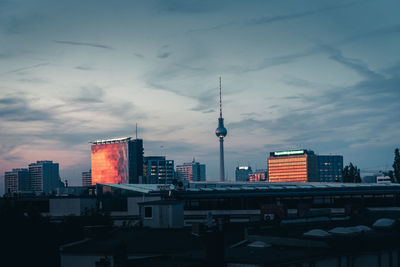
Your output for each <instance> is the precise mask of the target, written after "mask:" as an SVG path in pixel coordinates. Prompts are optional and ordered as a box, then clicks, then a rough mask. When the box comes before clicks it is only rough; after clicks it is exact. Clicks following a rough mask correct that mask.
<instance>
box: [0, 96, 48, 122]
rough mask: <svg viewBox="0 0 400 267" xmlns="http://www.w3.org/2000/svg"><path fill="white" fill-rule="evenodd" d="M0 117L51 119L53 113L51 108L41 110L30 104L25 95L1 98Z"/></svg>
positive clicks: (10, 118)
mask: <svg viewBox="0 0 400 267" xmlns="http://www.w3.org/2000/svg"><path fill="white" fill-rule="evenodd" d="M0 118H1V120H5V121H18V122H27V121H50V120H52V119H53V115H52V113H51V112H50V111H49V110H41V109H38V108H36V107H33V106H31V105H30V102H29V100H28V99H27V98H25V97H16V96H13V97H3V98H0Z"/></svg>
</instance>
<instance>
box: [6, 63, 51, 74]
mask: <svg viewBox="0 0 400 267" xmlns="http://www.w3.org/2000/svg"><path fill="white" fill-rule="evenodd" d="M48 64H49V63H39V64H35V65H31V66H27V67H23V68H18V69H13V70H10V71H7V72H5V73H3V74H8V73H15V72H21V71H24V70H29V69H35V68H39V67H42V66H46V65H48Z"/></svg>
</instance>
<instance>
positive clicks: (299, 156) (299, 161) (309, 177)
mask: <svg viewBox="0 0 400 267" xmlns="http://www.w3.org/2000/svg"><path fill="white" fill-rule="evenodd" d="M316 166H317V157H316V155H315V154H314V152H313V151H311V150H289V151H278V152H271V153H270V156H269V157H268V181H269V182H298V183H305V182H314V181H316V179H317V168H316Z"/></svg>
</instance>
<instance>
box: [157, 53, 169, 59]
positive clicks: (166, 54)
mask: <svg viewBox="0 0 400 267" xmlns="http://www.w3.org/2000/svg"><path fill="white" fill-rule="evenodd" d="M170 55H171V53H170V52H161V53H158V55H157V57H158V58H162V59H163V58H167V57H169V56H170Z"/></svg>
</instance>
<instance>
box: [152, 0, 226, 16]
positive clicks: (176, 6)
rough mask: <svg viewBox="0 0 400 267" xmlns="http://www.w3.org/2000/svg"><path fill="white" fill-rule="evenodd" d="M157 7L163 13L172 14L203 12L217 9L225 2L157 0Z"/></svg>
mask: <svg viewBox="0 0 400 267" xmlns="http://www.w3.org/2000/svg"><path fill="white" fill-rule="evenodd" d="M156 6H157V8H158V10H159V11H160V12H162V13H172V14H201V13H207V12H211V11H216V10H217V9H219V8H220V7H221V6H223V3H218V2H208V1H203V0H186V1H179V0H162V1H157V5H156Z"/></svg>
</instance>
